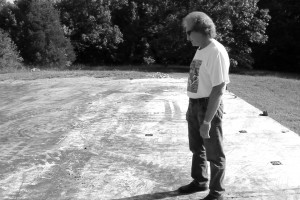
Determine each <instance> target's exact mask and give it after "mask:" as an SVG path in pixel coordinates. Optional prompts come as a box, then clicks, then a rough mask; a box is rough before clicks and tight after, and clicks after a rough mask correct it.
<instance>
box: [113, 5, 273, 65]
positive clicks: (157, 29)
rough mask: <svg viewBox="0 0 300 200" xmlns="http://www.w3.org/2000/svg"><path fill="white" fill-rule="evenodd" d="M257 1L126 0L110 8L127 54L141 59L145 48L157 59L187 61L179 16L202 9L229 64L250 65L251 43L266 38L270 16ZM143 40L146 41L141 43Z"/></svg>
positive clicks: (188, 55) (189, 51)
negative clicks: (226, 55) (213, 23)
mask: <svg viewBox="0 0 300 200" xmlns="http://www.w3.org/2000/svg"><path fill="white" fill-rule="evenodd" d="M257 2H258V1H257V0H243V1H235V0H229V1H228V0H221V1H217V0H213V1H212V0H189V1H181V0H165V1H159V0H152V1H147V0H129V1H128V4H126V6H124V7H123V8H122V9H121V11H119V10H118V11H116V12H113V20H114V23H115V24H117V25H118V26H119V27H120V30H121V31H122V33H123V34H124V46H123V48H124V49H126V55H127V56H128V55H129V57H130V58H132V57H135V58H138V61H141V60H142V59H141V57H142V56H145V52H146V53H147V54H148V55H151V56H153V58H154V59H155V60H156V62H157V63H161V64H188V63H189V62H190V60H191V58H192V56H193V54H194V49H193V48H191V46H190V45H189V44H188V43H187V41H186V40H185V38H186V35H185V31H184V30H183V29H182V27H181V22H182V18H183V17H184V16H185V15H187V14H188V13H189V12H191V11H203V12H205V13H207V14H208V15H209V16H211V17H212V19H213V20H214V21H215V23H216V26H217V31H218V35H217V39H218V40H220V41H221V42H222V43H223V44H224V45H225V46H226V48H227V50H228V51H229V54H230V57H231V63H232V65H233V66H243V67H251V65H252V63H253V59H252V57H251V50H252V49H251V46H250V44H251V43H264V42H266V40H267V35H266V34H265V29H266V26H267V24H268V20H269V15H268V12H267V10H262V9H259V8H258V7H257ZM120 13H121V15H120ZM126 13H127V14H126ZM143 42H145V44H146V45H144V46H143ZM146 48H147V49H146ZM129 60H131V59H129Z"/></svg>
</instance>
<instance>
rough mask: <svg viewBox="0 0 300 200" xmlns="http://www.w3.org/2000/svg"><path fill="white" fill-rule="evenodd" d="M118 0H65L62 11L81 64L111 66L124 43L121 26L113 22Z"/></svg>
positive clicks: (60, 5) (60, 7)
mask: <svg viewBox="0 0 300 200" xmlns="http://www.w3.org/2000/svg"><path fill="white" fill-rule="evenodd" d="M119 2H120V1H117V0H114V1H113V0H111V1H110V0H101V1H100V0H96V1H94V0H62V1H60V2H58V3H57V5H56V7H57V8H58V9H59V10H60V12H61V20H62V23H63V25H64V28H65V34H66V35H67V36H68V37H70V39H71V41H72V44H73V46H74V48H75V51H76V53H77V56H78V57H77V59H78V61H79V62H85V63H112V62H114V61H115V60H116V59H117V58H116V50H117V48H118V45H119V44H120V43H121V42H122V41H123V39H122V37H123V35H122V33H121V32H120V30H119V28H118V26H116V25H114V24H112V22H111V7H117V6H118V4H119Z"/></svg>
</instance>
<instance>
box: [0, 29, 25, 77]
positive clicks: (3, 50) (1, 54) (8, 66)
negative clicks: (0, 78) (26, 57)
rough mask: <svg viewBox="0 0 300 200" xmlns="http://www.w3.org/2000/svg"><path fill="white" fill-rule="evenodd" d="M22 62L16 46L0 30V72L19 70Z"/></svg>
mask: <svg viewBox="0 0 300 200" xmlns="http://www.w3.org/2000/svg"><path fill="white" fill-rule="evenodd" d="M22 61H23V59H22V58H21V57H20V56H19V52H18V51H17V47H16V45H15V44H14V43H13V42H12V40H11V38H10V37H9V35H8V34H7V33H5V32H4V31H3V30H2V29H0V71H2V72H3V71H13V70H14V69H17V68H21V67H22V64H21V62H22Z"/></svg>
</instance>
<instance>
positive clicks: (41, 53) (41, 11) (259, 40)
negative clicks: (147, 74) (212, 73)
mask: <svg viewBox="0 0 300 200" xmlns="http://www.w3.org/2000/svg"><path fill="white" fill-rule="evenodd" d="M287 1H288V2H289V3H287ZM287 1H285V2H283V3H281V2H280V1H279V0H272V1H267V0H261V1H258V0H243V1H237V0H187V1H182V0H164V1H162V0H151V1H149V0H60V1H54V0H53V1H50V0H15V1H14V4H11V3H7V2H6V1H5V0H0V40H1V46H0V56H1V57H0V64H1V66H2V68H3V66H14V67H16V66H19V64H20V62H22V63H25V64H30V65H38V66H39V67H43V66H44V67H49V66H55V67H60V68H72V63H74V62H76V63H84V64H93V65H99V64H101V65H104V64H105V65H110V64H153V63H157V64H162V65H170V64H176V65H188V64H189V62H190V60H191V59H192V57H193V54H194V51H195V49H194V48H192V47H191V44H189V43H188V42H187V41H186V34H185V30H183V28H182V26H181V22H182V18H183V17H184V16H186V15H187V14H188V13H189V12H191V11H195V10H198V11H203V12H205V13H207V14H208V15H209V16H211V18H212V19H213V20H214V21H215V23H216V27H217V40H219V41H220V42H221V43H223V44H224V46H225V47H226V49H227V50H228V52H229V55H230V58H231V65H232V66H233V67H246V68H253V67H255V68H262V66H268V68H270V69H272V66H275V69H276V70H280V69H281V66H280V65H282V64H284V67H283V68H282V69H284V70H295V66H294V65H298V64H299V60H300V58H299V55H298V54H292V53H289V54H288V53H287V52H285V48H288V47H287V45H292V46H293V48H294V49H297V48H299V46H297V45H295V44H296V42H299V39H297V38H296V32H293V31H292V30H293V28H295V27H296V25H298V27H299V14H298V12H297V9H296V8H295V7H294V6H295V5H297V6H299V3H298V1H296V0H295V1H293V0H287ZM289 6H290V7H289ZM298 8H299V7H298ZM282 9H285V12H284V13H282ZM272 14H274V17H273V15H272ZM296 15H298V18H297V16H296ZM286 17H289V18H288V20H287V19H286ZM274 19H276V20H278V21H280V26H278V21H274ZM285 21H288V22H289V23H286V22H285ZM278 27H280V28H283V30H281V33H282V35H281V36H284V37H281V38H278V34H279V33H278V29H277V28H278ZM297 31H299V28H298V29H297ZM297 33H298V32H297ZM292 34H295V35H293V37H294V39H295V41H296V42H295V41H294V42H293V41H290V43H288V44H285V46H282V45H280V44H279V43H281V44H282V43H283V42H284V41H282V40H283V39H284V40H288V39H290V37H292ZM274 42H275V43H274ZM278 47H281V48H278ZM289 50H290V52H292V51H293V49H289ZM287 54H288V55H287ZM279 55H280V56H281V57H284V60H286V59H288V58H287V57H285V56H290V57H291V59H290V60H289V62H284V60H281V61H282V63H280V62H276V61H275V60H274V59H272V56H273V57H276V58H278V59H279V58H280V56H279ZM292 57H293V59H292ZM260 64H262V65H260ZM287 65H288V66H287ZM289 67H290V68H289Z"/></svg>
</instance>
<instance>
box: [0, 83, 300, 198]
mask: <svg viewBox="0 0 300 200" xmlns="http://www.w3.org/2000/svg"><path fill="white" fill-rule="evenodd" d="M28 83H30V86H31V88H32V90H33V93H32V94H31V93H30V94H31V95H32V96H31V97H28V98H25V101H28V99H30V98H33V99H34V98H37V99H38V98H41V93H43V94H44V95H47V98H48V99H47V98H44V99H43V101H42V103H41V102H40V103H41V105H46V104H47V103H48V104H51V102H49V101H50V100H51V98H60V99H52V100H53V102H56V103H58V102H62V101H66V103H65V104H63V105H62V106H61V107H58V108H55V109H54V108H52V110H51V113H49V114H48V118H49V119H48V121H47V120H46V117H45V116H44V115H41V114H38V112H37V111H35V112H33V111H32V112H31V114H32V115H33V117H30V116H25V117H27V119H26V120H27V121H26V120H25V121H21V122H22V123H24V125H25V123H27V124H28V123H35V122H34V121H36V120H38V119H37V118H38V117H39V118H40V120H38V122H39V124H44V126H47V124H48V126H50V124H51V125H52V126H51V127H52V129H54V127H55V126H54V125H55V124H57V126H58V124H60V122H63V123H62V124H65V126H66V127H65V129H63V131H59V132H55V134H54V131H53V132H51V130H52V129H47V130H49V131H48V132H47V133H45V134H43V133H42V131H37V132H35V133H39V134H40V135H38V136H36V135H32V134H31V133H30V132H26V131H23V132H22V131H21V132H20V131H19V132H18V133H19V136H18V137H16V136H15V137H13V135H12V136H11V137H6V136H5V135H8V134H10V133H12V132H13V131H15V130H17V127H16V126H15V125H16V123H14V120H18V119H15V118H17V117H15V118H14V116H15V115H11V116H10V117H11V118H9V120H6V121H5V120H3V121H2V123H1V124H0V130H4V131H3V133H1V134H0V137H1V138H0V142H1V146H0V152H1V153H0V166H1V169H0V199H7V200H8V199H29V200H42V199H47V200H48V199H49V200H50V199H51V200H52V199H53V200H54V199H55V200H67V199H72V200H75V199H76V200H87V199H88V200H96V199H97V200H106V199H114V200H146V199H170V200H171V199H172V200H173V199H178V200H181V199H182V200H183V199H200V198H201V197H204V196H205V195H206V193H196V194H192V195H183V196H180V195H179V194H178V193H177V192H176V191H175V190H176V189H177V188H178V187H179V186H181V185H183V184H187V183H189V182H190V181H191V178H190V166H191V153H190V152H189V149H188V138H187V124H186V120H185V112H186V109H187V106H188V98H187V97H186V94H185V91H186V80H185V79H147V80H145V79H144V80H109V79H95V78H87V77H86V78H80V79H53V80H51V82H49V81H48V82H45V81H42V80H37V81H30V82H28V81H27V82H26V84H28ZM3 84H6V86H5V87H8V86H7V84H8V83H3ZM9 84H10V85H14V84H15V85H17V86H18V87H19V86H20V85H22V84H25V82H18V83H15V82H14V83H9ZM18 84H19V85H18ZM62 85H63V86H62ZM2 86H3V85H2ZM42 86H43V87H42ZM0 87H1V85H0ZM41 87H42V88H43V90H42V89H41ZM61 87H64V89H63V90H62V88H61ZM58 88H60V90H59V89H58ZM66 88H68V89H66ZM70 88H71V89H70ZM79 91H81V93H80V92H79ZM66 93H67V94H68V95H67V96H68V97H69V98H62V97H61V95H66ZM76 95H77V96H76ZM70 97H71V98H70ZM22 98H23V100H24V97H20V100H22ZM78 99H80V101H79V100H78ZM70 102H73V104H74V105H73V104H70ZM74 102H76V103H74ZM67 103H69V104H70V105H69V104H67ZM48 104H47V105H48ZM224 104H225V113H226V114H225V115H224V135H225V138H224V140H225V141H224V142H225V150H226V156H227V173H226V179H225V184H226V186H227V192H226V197H227V198H228V199H237V200H238V199H247V200H248V199H253V200H256V199H272V200H277V199H278V200H279V199H280V200H282V199H287V200H298V199H300V159H299V156H300V137H299V136H298V135H297V134H295V133H294V132H292V131H291V130H289V129H288V128H286V127H284V126H282V125H280V124H279V123H277V122H276V121H274V120H273V119H271V118H269V117H265V116H259V114H260V113H262V112H261V111H260V110H258V109H256V108H255V107H253V106H251V105H249V104H248V103H246V102H245V101H243V100H242V99H240V98H238V97H236V96H235V95H234V94H231V93H229V92H227V93H226V94H225V96H224ZM3 105H5V109H6V110H7V111H8V110H11V111H12V110H13V107H14V106H15V102H14V103H12V104H10V103H9V102H5V103H3ZM36 106H37V104H34V103H32V104H28V105H27V106H26V107H24V108H22V109H23V110H26V109H27V110H34V109H33V108H35V107H36ZM62 107H63V108H66V111H65V112H68V113H69V114H68V115H66V116H67V117H66V116H65V115H63V113H64V112H63V111H61V113H60V114H59V115H53V116H52V112H58V111H57V109H58V110H59V109H61V108H62ZM22 109H21V110H22ZM53 109H54V110H55V111H54V110H53ZM68 109H69V110H68ZM1 111H3V109H2V110H1ZM15 112H17V111H15ZM41 112H42V110H41ZM44 114H45V113H44ZM46 114H47V113H46ZM1 116H4V114H3V113H2V115H1ZM57 117H58V119H57ZM43 120H44V121H43ZM51 120H53V123H51ZM18 122H19V123H21V122H20V121H18ZM70 123H71V124H72V126H71V127H69V124H70ZM53 124H54V125H53ZM21 125H22V124H21ZM35 125H36V124H35ZM18 128H19V127H18ZM4 133H5V134H4ZM20 135H21V136H20ZM24 135H25V136H26V135H27V136H28V137H25V136H24ZM22 136H23V137H22Z"/></svg>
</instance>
